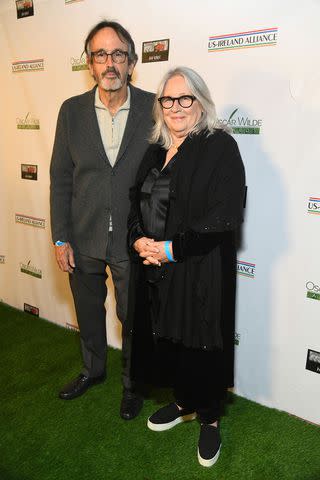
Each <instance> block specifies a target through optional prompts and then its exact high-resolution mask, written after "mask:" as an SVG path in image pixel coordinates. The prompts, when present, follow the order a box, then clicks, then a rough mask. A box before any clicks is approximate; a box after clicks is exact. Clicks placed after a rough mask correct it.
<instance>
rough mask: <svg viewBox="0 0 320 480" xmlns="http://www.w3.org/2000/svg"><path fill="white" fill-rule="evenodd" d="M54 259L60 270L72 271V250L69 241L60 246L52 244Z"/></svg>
mask: <svg viewBox="0 0 320 480" xmlns="http://www.w3.org/2000/svg"><path fill="white" fill-rule="evenodd" d="M54 251H55V255H56V260H57V263H58V265H59V268H60V270H62V271H63V272H69V273H72V272H73V270H74V268H75V266H76V265H75V263H74V255H73V250H72V247H71V245H70V243H69V242H66V243H65V244H64V245H61V247H58V246H57V245H55V246H54Z"/></svg>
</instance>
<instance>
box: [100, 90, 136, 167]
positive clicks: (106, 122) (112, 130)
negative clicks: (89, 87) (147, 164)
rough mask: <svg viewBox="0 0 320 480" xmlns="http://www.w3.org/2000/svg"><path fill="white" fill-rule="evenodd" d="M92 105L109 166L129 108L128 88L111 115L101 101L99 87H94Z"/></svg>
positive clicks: (120, 140)
mask: <svg viewBox="0 0 320 480" xmlns="http://www.w3.org/2000/svg"><path fill="white" fill-rule="evenodd" d="M94 106H95V109H96V114H97V119H98V124H99V129H100V134H101V138H102V142H103V146H104V149H105V152H106V155H107V157H108V159H109V162H110V164H111V166H112V167H113V166H114V164H115V163H116V159H117V155H118V153H119V148H120V145H121V142H122V137H123V133H124V130H125V128H126V123H127V120H128V115H129V110H130V89H129V87H127V100H126V101H125V102H124V104H123V105H121V107H120V108H119V110H118V111H117V113H116V114H115V115H114V116H112V115H111V113H110V112H109V110H108V108H107V107H106V106H105V105H104V104H103V103H102V102H101V100H100V97H99V89H98V88H97V89H96V94H95V101H94Z"/></svg>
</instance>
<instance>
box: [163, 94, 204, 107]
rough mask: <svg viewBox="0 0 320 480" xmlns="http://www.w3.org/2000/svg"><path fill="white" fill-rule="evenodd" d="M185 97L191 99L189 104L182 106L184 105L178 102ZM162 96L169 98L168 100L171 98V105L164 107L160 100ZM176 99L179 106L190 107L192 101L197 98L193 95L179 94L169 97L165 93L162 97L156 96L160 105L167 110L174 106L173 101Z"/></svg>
mask: <svg viewBox="0 0 320 480" xmlns="http://www.w3.org/2000/svg"><path fill="white" fill-rule="evenodd" d="M186 97H187V98H190V99H191V104H190V105H189V106H188V107H184V106H183V105H181V103H180V100H181V98H186ZM164 98H170V100H172V105H171V106H170V107H164V106H163V105H162V103H161V101H162V100H163V99H164ZM176 100H178V103H179V105H180V107H182V108H190V107H192V105H193V102H194V101H195V100H197V98H196V97H195V96H194V95H181V96H180V97H170V96H169V95H165V96H164V97H159V98H158V102H159V103H160V105H161V107H162V108H164V109H165V110H169V109H170V108H172V107H173V106H174V102H175V101H176Z"/></svg>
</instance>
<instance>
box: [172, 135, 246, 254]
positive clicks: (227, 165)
mask: <svg viewBox="0 0 320 480" xmlns="http://www.w3.org/2000/svg"><path fill="white" fill-rule="evenodd" d="M224 135H225V136H224V138H225V139H226V142H225V145H224V148H223V153H222V155H221V158H220V167H219V169H218V170H215V171H214V173H213V176H214V178H213V177H212V179H211V180H212V181H210V183H209V185H211V186H209V189H208V193H207V199H208V208H207V210H206V213H205V214H204V215H203V216H202V217H201V218H198V219H196V220H195V221H194V222H193V224H192V225H190V228H188V229H187V230H186V231H184V232H178V233H177V234H176V235H174V237H173V238H172V249H173V255H174V258H175V260H177V261H183V259H184V258H185V257H188V256H195V255H206V254H208V253H209V252H210V251H211V250H213V249H214V248H215V247H216V246H218V245H219V244H220V243H221V242H222V241H224V240H225V239H226V238H227V237H228V235H229V234H230V233H231V232H233V231H234V230H236V229H237V228H238V227H239V225H240V224H241V223H242V221H243V202H244V193H245V172H244V166H243V163H242V159H241V155H240V152H239V149H238V145H237V143H236V142H235V140H234V139H233V138H232V137H231V136H229V135H226V134H224ZM212 155H214V152H212ZM217 177H218V178H217Z"/></svg>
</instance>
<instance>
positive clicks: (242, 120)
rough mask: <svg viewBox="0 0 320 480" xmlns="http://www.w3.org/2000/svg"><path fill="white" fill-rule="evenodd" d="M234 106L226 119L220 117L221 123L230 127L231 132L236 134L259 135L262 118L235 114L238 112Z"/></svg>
mask: <svg viewBox="0 0 320 480" xmlns="http://www.w3.org/2000/svg"><path fill="white" fill-rule="evenodd" d="M238 110H239V109H238V108H236V109H235V110H234V111H233V112H232V113H231V115H230V117H229V118H228V119H220V118H219V123H220V124H221V125H227V126H229V127H230V128H231V129H232V132H233V133H234V134H236V135H259V134H260V129H261V127H262V120H260V119H251V118H249V117H245V116H241V115H239V114H238V115H236V113H237V112H238Z"/></svg>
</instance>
